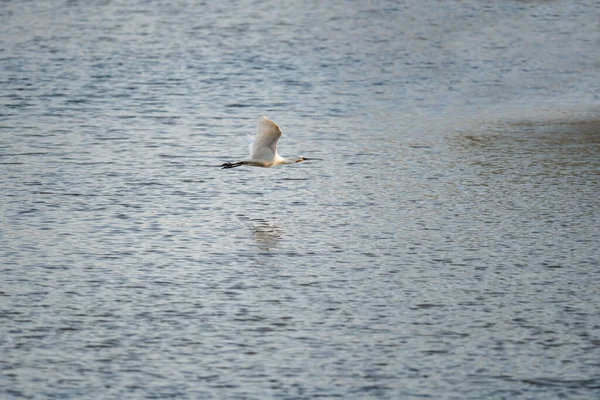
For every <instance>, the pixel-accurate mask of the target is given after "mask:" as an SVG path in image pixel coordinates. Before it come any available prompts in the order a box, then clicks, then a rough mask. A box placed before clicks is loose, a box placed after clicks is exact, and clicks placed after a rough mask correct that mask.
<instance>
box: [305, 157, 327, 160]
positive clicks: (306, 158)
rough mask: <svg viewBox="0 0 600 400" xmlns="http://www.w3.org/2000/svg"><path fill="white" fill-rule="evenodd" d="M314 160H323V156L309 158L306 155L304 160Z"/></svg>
mask: <svg viewBox="0 0 600 400" xmlns="http://www.w3.org/2000/svg"><path fill="white" fill-rule="evenodd" d="M312 160H321V161H323V159H322V158H313V157H310V158H308V157H304V161H312Z"/></svg>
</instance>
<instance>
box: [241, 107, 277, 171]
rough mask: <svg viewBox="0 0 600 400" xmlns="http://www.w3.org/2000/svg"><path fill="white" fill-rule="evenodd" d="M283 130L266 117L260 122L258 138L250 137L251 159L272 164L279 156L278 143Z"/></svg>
mask: <svg viewBox="0 0 600 400" xmlns="http://www.w3.org/2000/svg"><path fill="white" fill-rule="evenodd" d="M281 135H282V133H281V129H280V128H279V126H277V124H276V123H275V122H273V121H271V120H270V119H268V118H267V117H265V116H264V115H263V116H262V118H261V119H260V121H259V122H258V133H257V134H256V136H254V137H252V136H248V138H249V139H250V140H252V141H251V142H250V145H249V147H250V159H251V160H263V161H267V162H272V161H274V160H275V155H276V154H277V141H278V140H279V138H280V137H281Z"/></svg>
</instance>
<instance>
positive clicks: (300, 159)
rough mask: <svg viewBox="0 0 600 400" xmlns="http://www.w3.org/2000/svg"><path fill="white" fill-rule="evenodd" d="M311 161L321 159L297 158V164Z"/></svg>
mask: <svg viewBox="0 0 600 400" xmlns="http://www.w3.org/2000/svg"><path fill="white" fill-rule="evenodd" d="M310 160H321V159H320V158H312V157H311V158H308V157H303V156H300V157H298V158H296V162H297V163H299V162H302V161H310Z"/></svg>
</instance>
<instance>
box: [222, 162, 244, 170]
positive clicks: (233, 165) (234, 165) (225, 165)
mask: <svg viewBox="0 0 600 400" xmlns="http://www.w3.org/2000/svg"><path fill="white" fill-rule="evenodd" d="M242 165H244V162H243V161H239V162H234V163H230V162H226V163H225V164H221V169H229V168H235V167H241V166H242Z"/></svg>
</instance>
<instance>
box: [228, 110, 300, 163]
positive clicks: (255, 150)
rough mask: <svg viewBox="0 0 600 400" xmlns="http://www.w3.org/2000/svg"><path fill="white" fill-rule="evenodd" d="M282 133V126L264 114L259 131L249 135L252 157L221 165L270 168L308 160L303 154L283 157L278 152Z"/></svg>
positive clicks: (259, 124) (259, 123)
mask: <svg viewBox="0 0 600 400" xmlns="http://www.w3.org/2000/svg"><path fill="white" fill-rule="evenodd" d="M281 135H282V132H281V128H279V126H278V125H277V124H276V123H275V122H273V121H271V120H270V119H268V118H267V117H265V116H264V115H263V116H262V117H261V119H260V121H259V122H258V133H257V134H256V136H250V135H248V142H249V145H248V147H249V150H250V158H249V159H248V160H244V161H238V162H234V163H224V164H222V165H221V167H222V168H224V169H226V168H235V167H241V166H242V165H250V166H253V167H262V168H269V167H273V166H275V165H281V164H295V163H298V162H302V161H306V160H308V158H305V157H302V156H300V157H296V158H283V157H281V156H280V155H279V154H277V142H278V141H279V138H280V137H281Z"/></svg>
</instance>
